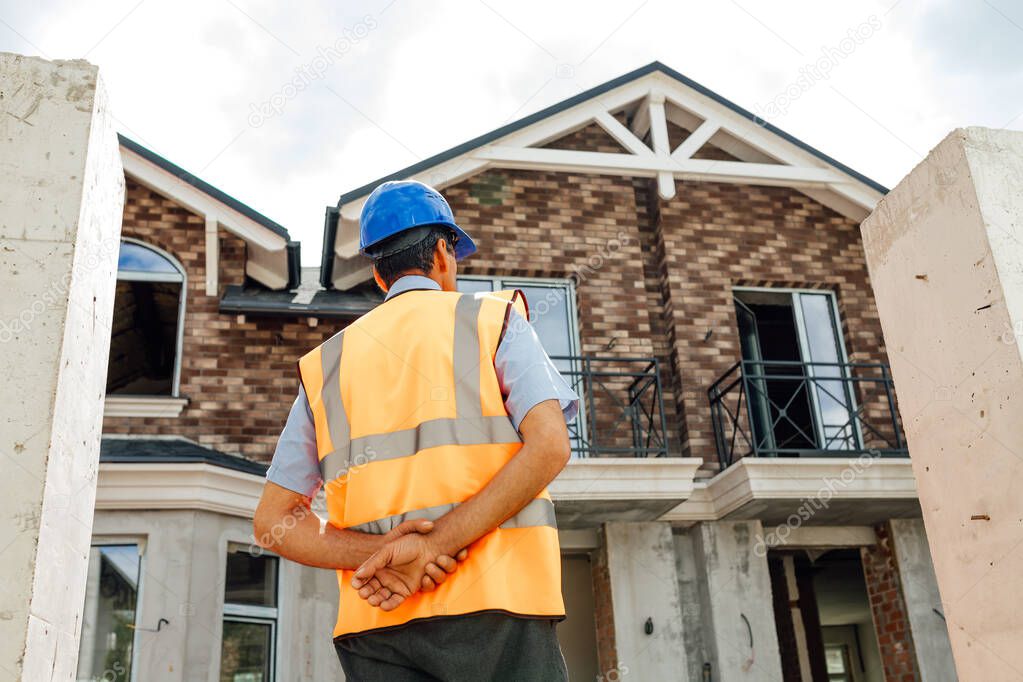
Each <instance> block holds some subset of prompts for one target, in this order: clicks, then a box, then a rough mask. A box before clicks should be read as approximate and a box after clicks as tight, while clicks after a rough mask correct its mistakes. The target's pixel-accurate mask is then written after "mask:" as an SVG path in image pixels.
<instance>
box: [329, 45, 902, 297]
mask: <svg viewBox="0 0 1023 682" xmlns="http://www.w3.org/2000/svg"><path fill="white" fill-rule="evenodd" d="M629 76H633V77H632V78H631V79H630V78H629ZM616 83H617V84H616ZM612 84H615V85H614V87H610V88H606V86H602V87H599V88H595V89H594V90H592V91H590V93H584V94H588V95H589V96H587V97H585V98H583V99H581V100H580V101H575V102H574V103H573V100H575V99H578V98H573V100H569V101H568V102H566V103H563V104H562V105H555V106H554V107H551V108H550V109H548V110H545V111H544V112H539V114H540V116H539V117H537V116H534V117H530V118H535V119H536V120H533V121H532V122H530V123H528V124H526V125H522V126H519V127H516V124H512V125H510V126H507V127H506V128H505V129H501V131H503V130H507V131H508V132H507V133H505V134H498V135H493V134H492V135H490V136H483V137H482V138H477V140H474V141H472V142H469V143H466V144H465V145H463V146H462V147H458V148H455V150H452V151H451V152H448V153H445V154H441V155H438V156H437V157H434V158H433V159H428V160H427V161H425V162H423V163H420V164H417V165H416V166H413V167H411V168H409V169H406V171H408V173H407V174H404V173H403V172H399V173H398V174H395V175H393V176H390V177H388V178H386V179H395V178H398V177H400V178H410V179H416V180H421V181H422V182H426V183H427V184H430V185H433V186H434V187H438V188H441V189H442V188H444V187H447V186H450V185H453V184H456V183H458V182H461V181H462V180H464V179H466V178H468V177H471V176H473V175H476V174H477V173H480V172H483V171H485V170H487V169H489V168H502V169H524V170H548V171H561V172H572V173H593V174H602V175H622V176H632V177H649V178H655V179H656V183H657V191H658V194H659V195H660V196H661V198H663V199H671V198H672V197H674V196H675V194H676V191H677V183H678V182H679V181H682V182H701V181H712V182H728V183H740V184H754V185H771V186H783V187H792V188H795V189H798V190H800V191H802V192H804V193H805V194H807V195H808V196H810V197H812V198H813V199H815V200H817V201H819V202H821V203H822V204H824V205H826V206H829V207H830V208H832V209H833V210H835V211H837V212H838V213H841V214H843V215H846V216H848V217H850V218H852V219H854V220H862V219H863V218H864V217H866V215H867V214H868V213H869V212H870V211H871V210H872V209H873V207H874V206H875V205H876V203H877V202H878V200H879V199H880V198H881V196H882V195H883V193H884V191H885V190H884V188H883V187H881V186H879V185H877V184H876V183H874V182H872V181H870V180H868V179H867V178H864V177H863V176H860V175H858V174H856V173H855V172H854V171H851V170H850V169H848V168H846V167H845V166H842V165H841V164H839V163H838V162H836V161H834V160H832V159H830V158H829V157H826V156H825V155H823V154H821V153H820V152H817V151H816V150H813V149H812V148H810V147H808V146H807V145H805V144H803V143H801V142H799V141H798V140H796V139H795V138H793V137H791V136H789V135H788V134H786V133H784V132H782V131H780V130H778V129H777V128H774V127H773V126H770V125H769V124H766V123H764V122H763V121H758V120H757V119H756V118H755V117H754V116H753V115H752V114H750V113H749V112H747V111H745V110H743V109H741V108H740V107H738V106H736V105H734V104H732V103H731V102H728V101H727V100H724V99H723V98H721V97H719V96H717V95H715V94H714V93H712V92H711V91H709V90H707V89H706V88H703V87H702V86H699V85H698V84H695V83H693V82H692V81H688V79H685V77H684V76H681V74H678V73H676V72H674V71H671V70H670V69H668V68H667V67H664V66H663V65H661V64H656V63H655V64H652V65H650V66H648V67H644V69H640V70H639V71H637V72H634V73H633V74H629V75H627V76H625V77H623V78H621V79H617V80H616V81H612V83H611V84H608V85H612ZM568 103H571V104H570V105H569V106H565V104H568ZM548 112H549V113H548ZM545 114H546V115H545ZM623 121H624V122H623ZM669 122H670V123H671V124H673V125H675V126H678V127H680V128H683V129H684V130H685V131H687V132H688V134H687V135H686V136H685V137H684V139H682V141H681V143H679V144H677V145H674V146H673V145H672V144H671V143H670V142H669V139H670V137H671V136H670V135H669V127H668V124H669ZM594 123H595V124H597V125H599V126H600V127H601V128H602V129H603V130H604V131H605V132H607V134H608V135H610V136H611V137H612V138H613V139H614V140H615V141H616V142H618V144H620V145H621V147H622V149H623V151H622V152H620V153H608V152H598V151H576V150H570V149H558V148H549V147H544V145H546V144H549V143H551V142H553V141H555V140H557V139H559V138H562V137H564V136H565V135H568V134H570V133H572V132H574V131H576V130H580V129H582V128H584V127H586V126H588V125H592V124H594ZM501 131H495V132H496V133H501ZM707 145H710V146H713V147H717V148H718V149H720V150H722V151H724V152H726V153H727V154H729V155H731V157H734V158H735V159H736V160H715V159H704V158H694V154H696V153H697V152H699V151H700V150H701V149H703V148H704V147H705V146H707ZM453 152H454V153H453ZM373 184H376V183H373ZM372 186H373V185H368V186H366V187H364V188H360V189H359V190H355V191H354V192H351V193H349V194H347V195H344V196H342V198H341V201H340V202H339V206H338V208H339V218H340V219H339V221H338V223H339V224H337V225H336V226H333V227H334V229H329V230H328V235H326V236H327V237H328V238H330V237H334V238H333V239H332V240H331V241H333V249H332V254H330V255H332V258H329V259H328V258H327V257H325V259H324V261H325V262H324V265H325V266H328V267H329V269H327V272H328V273H330V278H329V282H324V284H325V285H328V286H329V285H333V286H334V287H335V288H339V289H347V288H349V287H351V286H354V285H356V284H358V283H360V282H363V281H365V280H366V279H367V278H368V277H370V276H371V271H370V269H369V268H368V266H367V264H366V262H365V261H364V260H363V259H361V258H360V257H359V256H358V234H359V230H358V219H359V213H360V211H361V210H362V205H363V203H364V201H365V199H366V196H368V194H369V191H370V190H371V189H372ZM329 233H334V234H329ZM325 256H328V254H327V253H326V248H325ZM330 261H332V262H330ZM325 269H326V268H325Z"/></svg>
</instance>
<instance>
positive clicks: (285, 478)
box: [266, 386, 323, 497]
mask: <svg viewBox="0 0 1023 682" xmlns="http://www.w3.org/2000/svg"><path fill="white" fill-rule="evenodd" d="M266 480H268V481H271V482H273V483H276V484H277V485H279V486H281V487H282V488H287V489H288V490H291V491H293V492H296V493H298V494H300V495H305V496H306V497H315V496H316V493H317V492H318V491H319V489H320V486H321V485H323V479H322V478H321V476H320V459H319V455H318V454H317V451H316V426H315V424H314V422H313V413H312V410H310V409H309V399H308V398H307V397H306V394H305V389H304V388H303V387H302V386H299V388H298V397H297V398H295V404H294V405H292V406H291V412H290V413H289V414H288V421H287V422H285V424H284V430H283V431H281V437H280V438H279V439H278V441H277V449H276V450H274V456H273V460H272V461H271V462H270V468H269V469H267V471H266Z"/></svg>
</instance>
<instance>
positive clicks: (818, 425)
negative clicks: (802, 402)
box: [731, 286, 864, 452]
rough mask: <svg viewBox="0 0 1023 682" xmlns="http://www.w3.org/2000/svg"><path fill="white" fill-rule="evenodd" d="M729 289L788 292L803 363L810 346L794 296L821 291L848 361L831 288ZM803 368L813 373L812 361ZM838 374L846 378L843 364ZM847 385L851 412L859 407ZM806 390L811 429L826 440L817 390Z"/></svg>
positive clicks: (859, 443) (841, 352) (857, 435)
mask: <svg viewBox="0 0 1023 682" xmlns="http://www.w3.org/2000/svg"><path fill="white" fill-rule="evenodd" d="M731 291H732V297H733V299H734V298H735V294H736V293H739V292H743V291H749V292H758V293H772V294H788V295H789V300H790V302H791V305H792V314H793V317H794V318H795V322H796V333H797V334H798V336H799V356H800V359H801V360H802V362H804V363H806V362H807V360H806V358H805V353H806V350H807V348H809V347H810V342H809V339H808V337H807V333H806V321H805V320H804V319H803V307H802V306H801V305H799V303H798V300H797V297H798V296H799V295H800V294H814V295H824V296H827V298H828V301H829V302H830V306H831V320H832V322H833V323H834V325H835V336H836V338H837V339H838V351H839V355H840V357H841V360H842V364H843V365H848V364H849V354H848V352H846V348H845V334H843V333H842V318H841V316H840V315H839V312H838V297H837V296H836V295H835V292H834V291H832V290H831V289H801V288H794V287H751V286H733V287H732V290H731ZM807 370H808V372H809V374H810V376H813V366H812V365H808V366H807ZM842 374H843V378H846V379H848V378H849V377H848V375H847V372H846V370H845V368H843V370H842ZM849 386H850V388H849V389H847V390H846V397H847V398H848V400H849V410H850V412H853V413H855V411H856V410H858V409H859V406H858V405H857V404H856V395H855V392H854V391H852V390H851V384H850V385H849ZM809 393H810V398H811V399H810V403H811V407H812V409H813V416H814V430H815V431H820V432H819V433H816V434H815V435H816V436H817V437H818V438H820V439H821V442H822V443H823V442H826V440H827V437H826V435H825V434H824V433H823V430H824V417H823V415H822V413H821V409H820V401H819V399H818V397H817V391H816V390H813V391H810V392H809ZM854 423H855V426H856V430H855V433H854V434H853V435H854V438H855V439H856V442H855V443H854V445H855V446H856V447H857V448H862V447H863V442H864V440H863V430H862V429H861V428H860V423H859V421H858V420H857V421H855V422H854ZM835 452H841V451H840V450H836V451H835Z"/></svg>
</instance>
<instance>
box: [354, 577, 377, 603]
mask: <svg viewBox="0 0 1023 682" xmlns="http://www.w3.org/2000/svg"><path fill="white" fill-rule="evenodd" d="M380 588H381V585H380V581H379V580H377V578H375V577H373V578H370V580H369V582H367V583H366V584H365V585H363V586H362V587H360V588H359V596H360V597H362V598H363V599H366V598H367V597H369V595H371V594H373V593H374V592H378V591H380Z"/></svg>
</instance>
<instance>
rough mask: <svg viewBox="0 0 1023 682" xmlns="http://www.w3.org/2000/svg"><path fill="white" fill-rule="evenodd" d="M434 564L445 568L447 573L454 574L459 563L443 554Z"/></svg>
mask: <svg viewBox="0 0 1023 682" xmlns="http://www.w3.org/2000/svg"><path fill="white" fill-rule="evenodd" d="M433 563H435V564H437V565H438V566H440V567H441V568H443V569H444V572H445V573H454V572H455V569H457V568H458V562H457V561H455V560H454V559H452V558H451V557H449V556H448V555H446V554H441V555H440V556H438V557H437V558H436V559H434V560H433ZM428 568H429V567H428Z"/></svg>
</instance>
